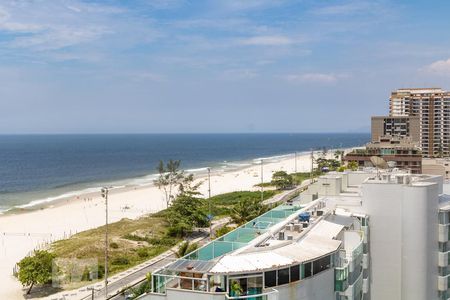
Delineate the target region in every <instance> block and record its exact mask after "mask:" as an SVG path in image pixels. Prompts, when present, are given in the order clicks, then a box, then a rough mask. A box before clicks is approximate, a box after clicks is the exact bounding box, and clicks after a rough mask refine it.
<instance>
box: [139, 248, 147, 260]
mask: <svg viewBox="0 0 450 300" xmlns="http://www.w3.org/2000/svg"><path fill="white" fill-rule="evenodd" d="M137 255H138V256H139V257H141V258H144V257H148V250H147V248H139V249H137Z"/></svg>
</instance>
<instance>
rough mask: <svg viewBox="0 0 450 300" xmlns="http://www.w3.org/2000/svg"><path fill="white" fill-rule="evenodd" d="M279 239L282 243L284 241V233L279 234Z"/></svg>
mask: <svg viewBox="0 0 450 300" xmlns="http://www.w3.org/2000/svg"><path fill="white" fill-rule="evenodd" d="M278 239H279V240H280V241H284V231H280V232H278Z"/></svg>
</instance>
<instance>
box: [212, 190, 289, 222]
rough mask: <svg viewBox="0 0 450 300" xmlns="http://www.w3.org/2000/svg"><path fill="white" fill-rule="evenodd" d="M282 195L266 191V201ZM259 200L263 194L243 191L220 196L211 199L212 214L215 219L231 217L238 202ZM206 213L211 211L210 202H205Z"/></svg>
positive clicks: (273, 191)
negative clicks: (232, 210)
mask: <svg viewBox="0 0 450 300" xmlns="http://www.w3.org/2000/svg"><path fill="white" fill-rule="evenodd" d="M278 193H280V191H276V190H269V191H264V199H269V198H271V197H273V196H275V195H276V194H278ZM246 199H249V200H259V199H261V192H250V191H242V192H231V193H226V194H220V195H216V196H213V197H211V199H210V200H211V212H212V214H213V215H214V216H215V217H218V218H220V217H224V216H229V215H230V213H231V209H232V208H233V206H234V205H236V204H237V203H238V202H240V201H243V200H246ZM204 209H205V211H206V212H207V211H208V209H209V201H208V199H206V200H205V207H204Z"/></svg>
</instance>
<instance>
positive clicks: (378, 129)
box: [371, 116, 420, 145]
mask: <svg viewBox="0 0 450 300" xmlns="http://www.w3.org/2000/svg"><path fill="white" fill-rule="evenodd" d="M371 125H372V126H371V129H372V142H377V141H378V140H379V139H380V138H381V137H383V136H397V137H409V138H411V141H412V142H414V143H417V145H419V142H420V118H419V116H396V117H391V116H374V117H372V123H371Z"/></svg>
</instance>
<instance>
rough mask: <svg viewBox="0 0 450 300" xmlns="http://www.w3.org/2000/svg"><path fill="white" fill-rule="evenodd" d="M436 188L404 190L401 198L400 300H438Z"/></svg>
mask: <svg viewBox="0 0 450 300" xmlns="http://www.w3.org/2000/svg"><path fill="white" fill-rule="evenodd" d="M438 205H439V204H438V185H437V184H436V183H429V185H427V186H406V187H405V188H404V197H403V198H402V208H403V218H402V298H401V299H402V300H415V299H417V300H419V299H437V296H438V295H437V276H438V274H437V271H438V257H437V246H436V245H437V244H438V222H437V221H438V220H437V215H438Z"/></svg>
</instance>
